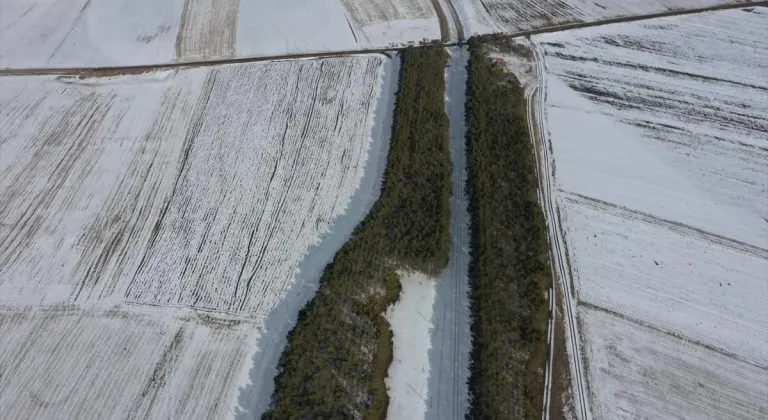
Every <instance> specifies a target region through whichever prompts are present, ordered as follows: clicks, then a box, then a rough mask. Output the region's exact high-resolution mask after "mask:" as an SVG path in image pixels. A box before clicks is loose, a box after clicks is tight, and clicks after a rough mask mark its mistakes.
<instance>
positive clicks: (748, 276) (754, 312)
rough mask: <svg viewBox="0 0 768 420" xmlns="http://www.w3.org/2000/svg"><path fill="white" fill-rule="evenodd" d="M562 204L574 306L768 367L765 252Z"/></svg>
mask: <svg viewBox="0 0 768 420" xmlns="http://www.w3.org/2000/svg"><path fill="white" fill-rule="evenodd" d="M563 198H564V200H563V202H561V207H560V208H561V210H563V212H562V216H563V223H564V225H565V226H566V230H567V239H568V245H569V247H570V249H571V250H572V252H571V256H572V257H574V258H572V259H571V268H572V270H573V275H574V280H575V281H576V284H577V287H578V291H579V300H580V301H582V302H587V303H590V304H593V305H596V306H599V307H602V308H606V309H609V310H611V311H614V312H618V313H621V314H623V315H625V316H627V317H630V318H632V319H634V320H637V321H639V322H642V323H646V324H650V325H654V326H656V327H658V328H662V329H664V330H666V331H671V332H673V333H675V334H678V335H683V336H685V337H687V338H689V339H691V340H694V341H696V342H699V343H703V344H706V345H709V346H712V347H716V348H718V349H722V350H724V351H725V352H726V353H728V354H731V355H734V356H736V357H738V358H740V359H742V360H747V361H749V362H750V363H755V364H759V365H760V366H763V367H768V342H767V341H766V340H767V338H768V305H767V304H766V302H768V283H767V282H766V274H767V273H768V252H766V251H764V250H759V249H755V248H752V247H743V246H739V244H736V243H733V242H730V241H725V240H720V239H719V238H714V237H712V236H711V235H707V234H706V233H702V232H698V231H695V230H692V229H686V228H685V227H683V226H680V225H675V224H671V223H664V222H662V221H659V220H658V219H655V218H653V217H649V216H646V215H642V214H638V213H635V212H632V211H628V210H626V209H621V208H617V207H615V206H612V205H607V204H604V203H599V202H595V201H593V200H590V199H584V198H582V197H577V196H569V195H567V194H563ZM563 204H565V205H564V206H563ZM628 232H631V235H628Z"/></svg>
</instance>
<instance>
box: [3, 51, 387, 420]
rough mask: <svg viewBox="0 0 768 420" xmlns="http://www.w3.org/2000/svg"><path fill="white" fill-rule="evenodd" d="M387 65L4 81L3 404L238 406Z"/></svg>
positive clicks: (333, 200) (44, 409) (355, 162)
mask: <svg viewBox="0 0 768 420" xmlns="http://www.w3.org/2000/svg"><path fill="white" fill-rule="evenodd" d="M387 61H388V60H387V59H386V58H385V57H384V56H383V55H369V56H359V57H348V58H336V59H326V60H301V61H284V62H275V63H263V64H248V65H231V66H222V67H217V68H210V69H202V68H198V69H190V70H179V71H167V72H159V73H148V74H142V75H134V76H119V77H110V78H85V79H77V78H67V77H58V78H55V77H47V76H45V77H43V76H40V77H4V78H3V80H2V86H3V88H2V89H0V126H2V127H3V131H2V133H0V196H2V197H3V198H4V199H3V200H2V202H0V221H2V224H0V305H1V309H0V330H2V336H3V340H2V344H0V371H2V372H4V373H3V374H2V376H0V391H2V392H1V393H0V394H1V395H2V397H0V411H2V412H4V413H17V414H18V416H16V417H12V418H24V417H25V416H27V415H28V416H29V418H46V417H47V418H51V417H60V416H63V417H66V418H107V417H113V416H115V415H119V414H125V413H129V414H130V413H135V416H136V417H142V418H145V417H149V418H168V417H172V418H189V413H190V412H187V411H184V410H195V414H196V415H197V414H199V413H204V415H203V417H204V418H221V417H225V416H226V415H227V413H230V410H231V409H232V408H233V406H234V405H235V401H236V397H237V389H238V386H240V385H245V383H244V382H245V381H246V380H247V379H246V378H247V373H248V372H247V370H248V357H249V356H250V355H251V354H253V353H254V351H255V350H256V344H255V343H256V339H257V338H258V337H259V335H260V331H261V330H262V329H263V328H264V327H265V322H266V319H267V317H268V316H270V314H271V313H272V312H273V310H274V309H275V308H276V307H277V306H278V305H279V304H280V303H281V299H283V298H284V297H285V296H286V293H287V292H288V289H289V288H290V287H291V285H292V283H293V279H294V278H295V276H296V274H297V273H298V271H299V270H298V269H299V267H301V266H302V262H303V261H305V257H306V255H307V253H308V252H309V251H310V249H312V247H313V246H315V245H317V244H319V243H320V241H321V240H322V239H323V238H324V236H325V235H326V234H327V233H328V232H329V229H330V227H331V226H332V223H333V222H334V221H335V220H336V219H337V218H339V217H340V216H341V215H343V214H344V213H345V211H346V208H347V205H348V203H349V202H350V199H351V198H352V197H353V195H355V193H356V191H357V190H358V188H359V186H360V183H361V179H362V178H363V175H364V172H365V171H367V170H368V168H367V160H368V154H369V148H370V146H371V142H372V141H371V135H372V128H373V124H374V119H375V118H374V117H375V115H374V112H375V110H376V108H377V104H378V103H379V97H380V96H381V95H380V89H381V83H382V68H383V65H384V63H386V62H387ZM370 184H372V183H370ZM365 194H366V195H367V194H368V192H365ZM362 216H363V215H360V217H362ZM356 222H357V221H354V222H352V223H351V225H350V226H348V228H349V230H350V231H351V228H352V227H353V226H354V224H356ZM337 242H339V243H338V244H337V245H339V246H340V245H341V243H342V242H343V241H337ZM321 268H322V267H319V268H318V270H319V269H321ZM316 278H319V273H316ZM315 281H316V280H315ZM281 313H283V314H284V316H285V317H287V319H284V320H283V323H290V322H291V321H290V319H289V318H290V317H295V316H296V313H295V312H291V311H284V312H281ZM126 349H127V350H126ZM126 352H128V353H126ZM152 369H154V371H153V370H152ZM115 378H120V380H119V381H118V380H115ZM203 378H204V379H203ZM251 379H253V378H251ZM257 379H260V378H257ZM51 380H54V381H56V382H54V384H55V386H51V385H50V384H51V382H50V381H51ZM264 380H268V381H271V378H265V379H264ZM46 381H47V382H46ZM73 381H74V382H76V385H75V384H73V383H72V382H73ZM94 389H100V390H101V389H104V392H97V393H94ZM105 400H108V402H105ZM185 401H186V402H185ZM27 407H28V408H27ZM205 413H207V414H205ZM208 414H209V415H208ZM131 416H132V415H129V417H131Z"/></svg>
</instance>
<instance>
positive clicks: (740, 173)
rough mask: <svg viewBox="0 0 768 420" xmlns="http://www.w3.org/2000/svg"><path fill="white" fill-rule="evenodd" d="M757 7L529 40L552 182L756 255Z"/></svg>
mask: <svg viewBox="0 0 768 420" xmlns="http://www.w3.org/2000/svg"><path fill="white" fill-rule="evenodd" d="M766 10H768V9H765V8H756V9H754V11H753V12H750V13H748V12H745V11H741V10H732V11H722V12H714V13H706V14H700V15H692V16H685V17H677V18H664V19H656V20H653V21H649V22H643V23H630V24H616V25H610V26H606V27H597V28H589V29H583V30H573V31H567V32H563V33H555V34H548V35H542V36H538V37H536V38H535V39H536V41H537V42H539V43H541V44H542V45H543V46H544V49H545V51H546V54H547V58H546V61H547V69H548V81H547V84H548V91H549V95H548V97H547V114H548V119H549V122H550V126H549V130H550V135H551V137H552V141H553V143H554V154H555V161H556V163H557V165H556V174H557V181H558V186H559V187H560V188H561V189H563V190H565V191H572V192H577V193H579V194H581V195H584V196H588V197H592V198H597V199H600V200H603V201H608V202H611V203H615V204H618V205H621V206H624V207H628V208H631V209H634V210H638V211H641V212H644V213H649V214H653V215H654V216H657V217H660V218H663V219H666V220H671V221H675V222H680V223H684V224H686V225H690V226H693V227H695V228H698V229H701V230H705V231H707V232H710V233H712V234H715V235H720V236H725V237H728V238H730V239H733V240H735V241H739V242H743V243H745V244H749V245H752V246H756V247H760V248H763V249H766V248H768V223H767V222H766V219H768V139H767V138H766V136H765V133H766V132H767V131H768V120H767V119H766V117H765V116H766V115H768V94H767V93H768V77H765V76H766V75H768V60H765V59H764V57H766V56H768V44H766V43H765V42H764V40H765V39H766V37H768V13H766ZM597 133H599V135H596V134H597Z"/></svg>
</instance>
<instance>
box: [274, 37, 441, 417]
mask: <svg viewBox="0 0 768 420" xmlns="http://www.w3.org/2000/svg"><path fill="white" fill-rule="evenodd" d="M401 59H402V62H401V67H400V72H399V85H398V91H397V97H396V103H395V109H394V114H393V122H392V137H391V141H390V150H389V154H388V157H387V166H386V170H385V175H384V180H383V184H382V189H381V195H380V197H379V199H378V200H377V201H376V203H375V204H374V206H373V208H372V209H371V211H370V213H369V214H368V216H367V217H366V218H365V219H364V220H363V222H362V223H361V224H360V225H358V226H357V227H356V228H355V230H354V232H353V234H352V236H351V238H350V239H349V241H348V242H347V243H346V244H345V245H344V246H343V247H342V248H341V249H340V250H339V252H338V253H337V254H336V256H335V257H334V259H333V261H332V262H331V263H330V264H329V265H328V266H326V267H325V270H324V272H323V274H322V276H321V279H320V286H319V289H318V291H317V294H316V295H315V297H314V298H313V299H312V300H310V301H309V302H308V303H307V305H306V306H305V307H304V308H303V309H302V310H301V311H300V312H299V317H298V321H297V323H296V325H295V326H294V328H293V330H292V331H291V332H290V333H289V334H288V340H287V345H286V347H285V349H284V350H283V353H282V355H281V357H280V360H279V362H278V369H277V370H278V373H277V376H276V377H275V390H274V392H273V394H272V401H271V405H270V409H269V410H267V411H266V412H265V413H264V415H263V416H262V419H309V418H311V419H318V418H322V419H346V418H364V419H373V420H383V419H384V418H385V417H386V413H387V407H388V404H389V399H388V396H387V390H386V386H385V384H384V379H385V378H386V376H387V370H388V369H389V365H390V363H391V361H392V332H391V330H390V327H389V323H388V322H387V321H386V319H385V318H384V317H383V313H384V311H385V310H386V308H387V306H388V305H390V304H392V303H394V302H395V301H397V299H398V297H399V294H400V283H399V279H398V276H397V273H396V270H397V269H399V268H407V269H414V270H419V271H422V272H425V273H429V274H433V275H436V274H437V273H438V272H439V271H440V269H442V268H443V267H444V266H445V265H446V264H447V262H448V252H449V248H450V231H449V219H450V208H449V200H450V194H451V181H450V176H451V159H450V151H449V148H448V118H447V116H446V115H445V112H444V100H445V99H444V98H445V96H444V95H445V82H444V71H445V65H446V62H447V53H446V51H445V50H444V49H443V48H442V47H439V46H428V47H419V48H409V49H406V50H404V51H402V52H401Z"/></svg>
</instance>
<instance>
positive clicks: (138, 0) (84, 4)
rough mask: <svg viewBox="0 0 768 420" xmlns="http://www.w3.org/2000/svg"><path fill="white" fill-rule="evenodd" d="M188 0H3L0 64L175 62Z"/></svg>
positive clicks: (47, 64)
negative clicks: (177, 39) (176, 46)
mask: <svg viewBox="0 0 768 420" xmlns="http://www.w3.org/2000/svg"><path fill="white" fill-rule="evenodd" d="M183 6H184V0H163V1H156V0H59V1H48V0H0V40H2V41H0V68H24V67H66V66H95V67H96V66H119V65H134V64H151V63H167V62H171V61H173V58H174V54H175V42H176V34H177V32H178V28H179V23H180V18H181V11H182V8H183Z"/></svg>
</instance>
